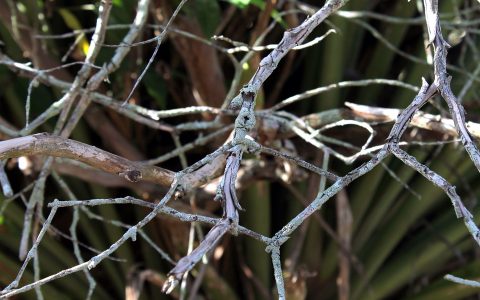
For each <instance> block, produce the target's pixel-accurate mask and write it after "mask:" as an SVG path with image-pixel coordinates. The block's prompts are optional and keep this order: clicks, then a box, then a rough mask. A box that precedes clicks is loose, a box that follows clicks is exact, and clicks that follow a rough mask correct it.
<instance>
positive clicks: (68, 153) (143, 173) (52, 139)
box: [0, 133, 174, 186]
mask: <svg viewBox="0 0 480 300" xmlns="http://www.w3.org/2000/svg"><path fill="white" fill-rule="evenodd" d="M26 155H48V156H55V157H63V158H70V159H73V160H77V161H81V162H83V163H85V164H87V165H90V166H92V167H94V168H97V169H99V170H102V171H105V172H107V173H112V174H117V175H119V176H122V177H124V178H125V179H127V180H129V181H132V182H136V181H139V180H140V179H143V180H146V181H151V182H155V183H157V184H159V185H162V186H170V185H171V183H172V182H173V178H174V173H173V172H171V171H169V170H166V169H163V168H160V167H156V166H150V165H147V164H144V163H141V162H134V161H130V160H128V159H125V158H123V157H120V156H118V155H115V154H113V153H110V152H107V151H104V150H101V149H98V148H97V147H93V146H90V145H87V144H84V143H81V142H77V141H74V140H70V139H65V138H62V137H59V136H54V135H49V134H46V133H41V134H34V135H31V136H26V137H21V138H15V139H10V140H6V141H2V142H0V159H6V158H12V157H20V156H26Z"/></svg>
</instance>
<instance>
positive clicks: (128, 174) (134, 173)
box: [118, 170, 142, 182]
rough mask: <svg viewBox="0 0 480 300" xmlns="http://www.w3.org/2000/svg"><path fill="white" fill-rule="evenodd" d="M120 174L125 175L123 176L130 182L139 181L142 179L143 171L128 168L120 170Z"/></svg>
mask: <svg viewBox="0 0 480 300" xmlns="http://www.w3.org/2000/svg"><path fill="white" fill-rule="evenodd" d="M118 175H120V176H123V178H125V179H126V180H128V181H130V182H138V181H139V180H140V179H142V172H140V171H138V170H128V171H125V172H120V173H118Z"/></svg>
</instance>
